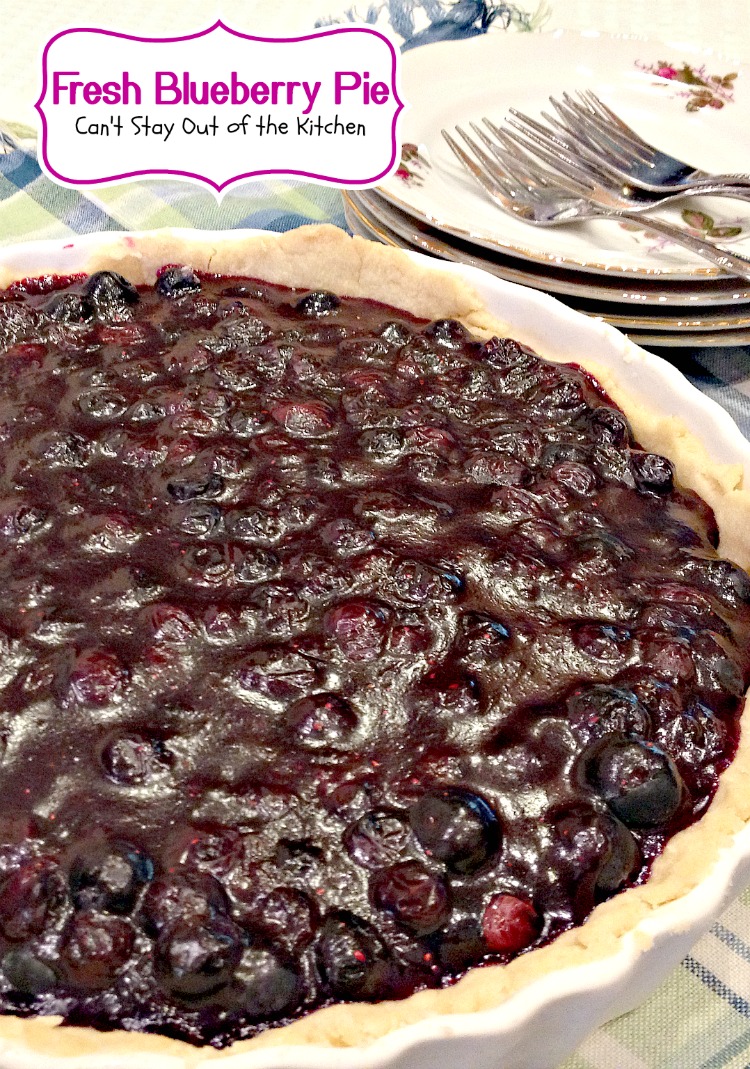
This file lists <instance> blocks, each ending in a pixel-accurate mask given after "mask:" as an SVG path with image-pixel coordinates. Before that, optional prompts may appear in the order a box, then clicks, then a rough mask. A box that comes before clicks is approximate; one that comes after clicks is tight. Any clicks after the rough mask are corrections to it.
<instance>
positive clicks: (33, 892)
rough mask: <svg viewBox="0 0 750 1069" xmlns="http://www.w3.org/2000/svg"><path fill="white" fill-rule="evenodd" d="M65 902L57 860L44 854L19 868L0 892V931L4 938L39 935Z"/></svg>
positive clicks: (18, 938)
mask: <svg viewBox="0 0 750 1069" xmlns="http://www.w3.org/2000/svg"><path fill="white" fill-rule="evenodd" d="M64 902H65V880H64V878H63V876H62V873H61V872H60V868H59V866H58V864H57V861H56V860H55V859H54V858H52V857H46V856H44V855H42V856H40V857H34V858H31V859H30V860H29V861H26V862H24V863H23V864H22V865H19V866H18V867H17V868H16V869H15V870H14V871H13V872H12V873H11V874H10V875H9V876H8V878H7V879H6V881H5V883H4V884H3V885H2V888H1V889H0V928H2V931H3V934H4V935H5V937H6V939H10V940H14V941H16V940H18V941H21V940H26V939H29V938H30V937H31V936H32V935H39V934H40V933H41V932H42V931H43V930H44V928H45V927H46V926H47V924H48V922H49V921H50V920H51V919H53V918H54V916H55V914H57V913H58V912H59V910H60V908H61V907H62V905H63V903H64Z"/></svg>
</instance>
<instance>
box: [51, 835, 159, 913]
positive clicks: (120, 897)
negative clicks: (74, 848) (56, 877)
mask: <svg viewBox="0 0 750 1069" xmlns="http://www.w3.org/2000/svg"><path fill="white" fill-rule="evenodd" d="M153 876H154V865H153V862H152V861H151V858H150V857H149V856H148V855H147V854H146V853H145V852H144V851H143V850H141V849H140V848H139V847H137V846H134V845H133V844H132V843H127V842H121V841H116V842H108V841H106V840H95V841H93V842H91V843H87V844H85V845H84V846H82V847H81V849H80V850H79V851H78V852H77V853H76V855H75V857H74V859H73V863H72V865H71V868H70V878H69V880H70V893H71V897H72V899H73V905H74V906H75V908H76V909H100V910H104V911H105V912H107V913H123V914H124V913H130V911H131V910H132V909H133V907H134V905H135V903H136V899H137V897H138V894H139V892H140V890H141V888H142V887H143V886H145V884H147V883H148V882H149V881H150V880H152V879H153Z"/></svg>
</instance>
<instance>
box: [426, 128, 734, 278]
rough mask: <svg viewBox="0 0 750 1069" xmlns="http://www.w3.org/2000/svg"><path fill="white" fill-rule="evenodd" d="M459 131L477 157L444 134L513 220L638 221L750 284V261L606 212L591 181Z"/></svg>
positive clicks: (615, 210) (675, 231) (617, 211)
mask: <svg viewBox="0 0 750 1069" xmlns="http://www.w3.org/2000/svg"><path fill="white" fill-rule="evenodd" d="M472 129H473V130H474V132H475V133H477V134H478V135H480V136H481V131H480V130H479V128H478V127H477V126H474V125H473V126H472ZM456 132H457V133H458V134H459V136H460V137H461V138H462V140H463V141H464V142H465V143H466V145H467V146H468V147H469V148H470V149H471V152H472V153H473V155H471V156H470V155H469V154H468V153H467V152H465V151H464V150H463V149H462V148H461V146H460V145H459V144H458V143H457V142H456V140H455V139H454V138H453V137H452V136H451V135H450V134H449V133H448V131H447V130H442V131H441V133H442V135H443V137H444V138H445V140H446V142H447V144H448V147H449V148H450V149H451V151H452V152H453V154H454V155H455V156H456V158H457V159H458V160H459V162H460V163H461V164H462V166H463V167H464V168H465V169H466V170H467V171H468V172H469V173H470V174H471V175H472V176H473V177H474V178H475V179H476V181H477V182H478V183H479V185H480V186H481V187H482V189H484V191H485V192H486V193H487V194H488V195H489V196H490V197H491V198H492V200H493V201H494V203H495V204H497V205H498V207H500V208H502V210H503V211H505V212H507V213H508V214H509V215H512V216H515V217H516V218H517V219H521V220H523V222H526V223H530V224H531V225H532V226H545V227H547V226H560V225H562V224H565V223H574V222H586V221H588V220H592V219H612V220H614V221H615V222H622V221H625V222H634V223H637V224H638V226H640V227H642V228H643V229H645V230H652V231H654V232H655V233H657V234H661V235H663V236H664V237H667V238H669V240H670V241H674V242H675V244H678V245H682V246H683V247H684V248H686V249H690V251H691V252H694V253H696V254H697V255H698V256H702V257H703V258H704V259H706V260H710V261H711V262H712V263H714V264H716V265H717V266H718V267H720V268H721V270H722V271H725V272H726V273H727V274H731V275H738V276H739V277H740V278H745V279H750V260H748V259H746V258H745V257H743V256H738V255H737V254H736V253H732V252H728V251H726V250H725V249H720V248H717V247H716V246H715V245H711V244H709V242H707V241H701V240H700V238H695V237H693V236H692V234H688V233H686V232H685V231H684V230H681V229H679V228H678V227H676V226H673V225H672V224H671V223H667V222H665V221H664V220H663V219H654V218H653V217H652V216H649V218H648V220H645V219H644V218H642V216H641V215H639V213H638V212H633V211H629V210H623V209H622V208H619V207H617V205H616V204H614V206H612V207H608V206H607V203H606V202H607V198H608V197H609V193H608V191H607V190H606V189H603V188H601V187H599V186H597V185H596V184H595V182H594V181H593V179H592V180H591V182H590V183H589V184H584V183H582V182H579V181H575V180H573V179H571V178H569V177H568V176H561V175H557V174H553V173H552V172H550V171H547V170H545V169H544V168H543V167H541V166H539V165H538V164H531V165H529V163H528V159H527V158H526V159H520V158H519V157H517V156H511V155H510V154H509V153H508V152H507V151H506V152H503V151H502V150H501V149H499V148H497V147H495V148H494V149H493V155H492V156H488V155H487V153H486V152H485V151H484V149H482V148H481V147H480V146H479V145H478V144H477V143H476V142H475V141H473V140H472V139H471V138H470V137H469V135H468V134H467V133H466V131H465V130H463V129H462V128H461V127H460V126H457V127H456ZM592 195H593V196H595V197H596V199H597V202H596V203H594V201H593V200H592V199H591V197H592Z"/></svg>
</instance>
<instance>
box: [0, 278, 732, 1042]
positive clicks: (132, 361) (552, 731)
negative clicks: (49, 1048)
mask: <svg viewBox="0 0 750 1069" xmlns="http://www.w3.org/2000/svg"><path fill="white" fill-rule="evenodd" d="M0 353H2V354H3V355H2V359H0V378H1V379H2V381H1V382H0V568H1V569H2V591H3V595H2V598H1V599H0V686H1V687H2V720H1V722H0V731H1V733H2V736H1V737H2V749H3V751H4V755H3V759H2V762H1V763H0V799H2V807H1V809H0V966H1V969H2V973H1V977H2V978H1V979H0V1002H1V1007H0V1008H2V1010H4V1011H5V1012H8V1013H15V1014H32V1013H33V1014H37V1013H43V1014H45V1013H54V1014H60V1015H62V1016H63V1017H64V1019H65V1020H66V1021H67V1022H68V1023H76V1024H88V1025H93V1026H95V1027H101V1028H111V1027H115V1026H118V1027H125V1028H129V1029H141V1030H151V1031H158V1032H162V1033H165V1034H168V1035H173V1036H178V1037H181V1038H185V1039H188V1040H191V1041H193V1042H196V1043H202V1042H210V1043H213V1044H215V1045H217V1046H221V1045H225V1044H227V1043H229V1042H231V1041H232V1040H234V1039H236V1038H240V1037H245V1036H251V1035H253V1034H255V1033H256V1032H257V1031H259V1030H262V1029H264V1028H266V1027H268V1026H269V1025H277V1024H281V1023H284V1022H287V1021H289V1020H292V1019H294V1018H296V1017H299V1016H302V1015H304V1014H306V1013H308V1012H310V1011H311V1010H312V1009H314V1008H316V1007H319V1006H324V1005H328V1004H330V1003H333V1002H340V1001H350V1000H354V1001H362V1000H365V1001H379V1000H383V999H389V998H402V997H404V996H407V995H409V994H411V993H412V992H414V991H417V990H420V989H422V988H425V987H441V986H446V985H449V984H451V983H453V982H454V981H455V980H456V979H457V978H458V977H460V976H461V975H462V974H463V973H464V972H465V971H466V969H467V968H469V967H470V966H473V965H479V964H482V963H491V962H503V961H507V960H509V959H510V958H512V957H514V956H515V955H516V954H518V953H523V952H526V951H527V950H529V949H530V948H532V947H536V946H540V945H542V944H545V943H548V942H549V941H550V940H551V939H554V937H555V936H556V935H558V934H559V933H560V932H561V931H564V930H565V929H567V928H570V927H571V926H573V925H575V924H578V923H580V922H581V921H583V920H584V919H585V918H586V916H587V915H588V914H589V913H590V911H591V910H592V908H593V907H594V905H595V904H596V903H597V902H599V901H601V900H603V899H606V898H608V897H610V896H611V895H612V894H614V893H616V892H617V891H619V890H620V889H622V888H624V887H627V886H630V885H632V884H635V883H638V882H641V881H643V880H644V879H646V878H647V875H648V870H649V867H650V864H651V862H652V860H653V858H654V857H655V855H657V854H658V853H659V852H660V850H661V849H662V847H663V845H664V843H665V841H666V840H667V839H668V838H669V837H670V836H671V835H672V834H674V832H676V831H677V830H678V829H680V828H682V827H684V826H685V825H687V824H690V823H691V822H692V821H693V820H695V819H696V818H697V817H698V816H699V815H700V814H701V813H702V812H703V810H704V809H705V807H706V805H707V804H708V801H709V800H710V798H711V796H712V795H713V793H714V791H715V789H716V784H717V777H718V775H719V773H720V772H721V771H722V770H723V769H724V768H725V767H726V765H727V764H728V763H729V761H730V760H731V757H732V755H733V753H734V750H735V748H736V744H737V737H738V717H739V714H740V708H741V700H742V694H743V692H744V690H745V688H746V686H747V685H748V682H749V678H748V677H749V675H750V656H749V655H748V633H749V630H750V580H748V577H747V576H746V574H745V573H744V572H742V571H740V570H739V569H738V568H736V567H735V566H734V565H732V564H730V563H728V562H726V561H723V560H720V559H718V558H717V556H716V553H715V551H714V548H713V547H714V546H715V544H716V527H715V523H714V519H713V515H712V513H711V510H710V509H709V508H708V506H707V505H706V504H705V503H704V502H702V501H701V500H700V499H699V498H698V497H697V496H696V495H695V494H693V493H692V492H690V491H687V490H683V489H681V488H679V487H676V486H675V485H674V484H673V473H672V467H671V465H670V463H669V462H668V461H667V460H665V459H664V458H662V457H659V456H656V455H654V454H650V453H647V452H644V451H643V450H642V449H640V448H639V447H638V445H637V444H636V443H634V441H633V438H632V434H631V432H630V429H629V426H628V423H627V420H626V418H625V417H624V416H623V414H622V413H621V412H620V411H619V410H618V409H617V408H615V407H614V405H613V404H612V403H611V401H610V400H609V399H608V398H607V397H606V395H605V394H604V393H603V391H602V390H601V389H600V388H598V387H597V386H596V384H595V383H593V382H592V381H591V379H590V378H589V377H588V376H587V375H586V374H585V373H584V372H582V371H580V370H579V369H577V368H575V367H571V366H564V365H553V364H549V363H547V362H545V361H543V360H541V359H540V358H539V357H537V356H535V355H534V354H533V353H530V352H529V351H527V350H526V349H524V348H522V347H520V346H519V345H517V344H516V343H515V342H513V341H508V340H497V339H492V340H491V341H488V342H486V343H484V344H483V343H481V342H479V341H476V340H473V339H472V338H471V337H470V336H469V335H468V334H467V333H466V332H465V331H464V330H463V328H462V327H461V326H460V325H459V324H457V323H454V322H450V321H439V322H435V323H430V324H428V323H426V322H424V321H420V320H417V319H415V318H413V317H411V316H409V315H408V314H406V313H403V312H400V311H397V310H395V309H393V308H388V307H385V306H383V305H380V304H376V303H374V302H372V301H367V300H359V299H357V300H355V299H345V300H339V299H338V298H336V297H334V296H332V295H331V294H327V293H316V292H313V293H307V292H305V291H294V290H289V289H286V288H283V287H280V286H272V285H268V284H265V283H262V282H256V281H252V280H247V279H240V278H226V277H224V278H222V277H214V276H201V277H198V276H196V275H195V274H194V273H193V272H192V271H190V270H189V269H184V268H171V269H168V270H167V271H165V272H164V273H163V274H162V275H161V278H160V280H159V282H158V283H157V285H156V287H154V288H150V289H148V288H141V289H138V290H135V289H134V288H133V287H131V286H130V285H129V284H128V283H125V282H124V280H122V279H119V277H118V276H114V275H111V274H107V273H102V274H99V275H95V276H92V278H91V279H90V280H88V281H86V280H85V279H83V278H75V279H61V278H45V279H41V280H31V281H26V282H22V283H17V284H15V285H14V286H12V287H10V289H9V290H7V291H5V292H4V293H2V294H0ZM581 355H582V357H583V358H585V356H586V354H585V353H582V354H581Z"/></svg>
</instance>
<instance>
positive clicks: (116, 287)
mask: <svg viewBox="0 0 750 1069" xmlns="http://www.w3.org/2000/svg"><path fill="white" fill-rule="evenodd" d="M83 291H84V293H85V294H86V296H87V297H88V298H89V300H90V301H91V303H92V304H93V305H94V307H95V308H96V310H97V312H99V313H103V314H104V315H106V314H107V313H108V312H110V313H111V312H121V311H123V310H124V309H125V308H127V307H128V306H130V305H134V304H137V303H138V301H139V300H140V299H141V298H140V294H139V293H138V290H137V289H136V288H135V286H134V285H133V284H132V283H131V282H128V280H127V279H126V278H124V277H123V276H122V275H118V274H117V272H116V271H97V272H96V273H95V274H93V275H91V277H90V278H89V279H88V281H87V282H86V285H85V286H84V290H83Z"/></svg>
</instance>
